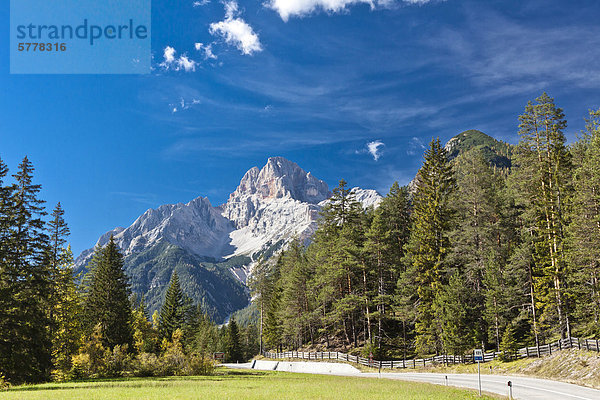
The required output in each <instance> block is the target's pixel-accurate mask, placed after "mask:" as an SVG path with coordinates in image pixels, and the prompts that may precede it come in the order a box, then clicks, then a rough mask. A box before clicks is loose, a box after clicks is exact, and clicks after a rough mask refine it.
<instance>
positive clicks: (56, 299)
mask: <svg viewBox="0 0 600 400" xmlns="http://www.w3.org/2000/svg"><path fill="white" fill-rule="evenodd" d="M63 216H64V210H63V209H62V207H61V205H60V203H58V204H57V205H56V207H55V208H54V211H53V212H52V214H51V217H52V218H51V220H50V221H49V222H48V228H49V233H50V235H49V236H50V246H49V261H50V268H51V273H52V275H53V283H54V284H53V292H52V297H51V303H52V308H51V318H52V322H53V324H52V334H51V336H52V358H53V365H54V370H55V371H54V375H55V377H56V378H57V379H64V378H65V377H66V375H67V373H68V371H69V370H70V369H71V359H72V357H73V356H74V355H76V354H77V351H78V349H79V346H80V341H81V335H82V333H83V332H82V326H81V321H80V315H81V311H82V302H81V297H80V294H79V291H78V288H77V284H76V282H75V274H74V271H73V254H72V252H71V248H70V246H69V247H67V248H65V247H64V245H65V243H66V237H67V236H68V235H69V228H68V226H67V224H66V222H65V220H64V218H63Z"/></svg>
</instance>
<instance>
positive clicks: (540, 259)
mask: <svg viewBox="0 0 600 400" xmlns="http://www.w3.org/2000/svg"><path fill="white" fill-rule="evenodd" d="M519 120H520V125H519V135H520V140H519V146H518V151H517V157H516V161H517V164H518V168H517V169H516V170H515V180H514V181H515V183H516V184H517V185H518V193H519V195H520V201H521V202H522V204H523V205H524V207H525V210H526V213H525V220H526V223H527V225H528V226H527V228H528V229H530V230H531V231H532V232H533V236H532V245H533V249H534V253H533V255H534V268H533V276H534V286H535V296H536V300H537V303H538V305H539V307H540V308H541V311H542V315H541V320H542V321H544V323H545V325H546V326H547V327H550V326H552V325H553V324H554V322H556V326H557V329H556V331H557V332H559V333H560V334H561V336H563V337H565V336H570V334H571V332H570V329H571V324H570V315H569V308H568V301H567V300H568V298H567V292H566V288H567V279H568V275H569V274H568V271H567V269H566V267H567V265H566V262H565V252H564V239H565V233H566V232H565V227H566V220H565V217H566V215H565V211H564V207H565V206H564V204H565V199H566V197H567V195H568V192H569V179H570V173H571V170H570V159H569V155H568V153H567V149H566V147H565V136H564V134H563V131H564V129H565V128H566V126H567V122H566V120H565V119H564V114H563V111H562V109H561V108H559V107H557V106H556V105H555V104H554V99H552V98H551V97H550V96H548V95H547V94H546V93H543V94H542V95H541V96H540V97H538V98H537V99H536V103H535V104H534V103H532V102H529V103H528V104H527V106H526V107H525V112H524V113H523V114H522V115H521V116H520V117H519Z"/></svg>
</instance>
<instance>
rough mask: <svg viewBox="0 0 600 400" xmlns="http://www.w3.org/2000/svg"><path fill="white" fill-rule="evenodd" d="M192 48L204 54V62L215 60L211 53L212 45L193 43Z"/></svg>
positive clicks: (215, 57)
mask: <svg viewBox="0 0 600 400" xmlns="http://www.w3.org/2000/svg"><path fill="white" fill-rule="evenodd" d="M194 47H195V48H196V50H198V51H202V52H204V59H205V60H208V59H213V60H216V59H217V56H216V55H215V54H214V53H213V51H212V44H203V43H194Z"/></svg>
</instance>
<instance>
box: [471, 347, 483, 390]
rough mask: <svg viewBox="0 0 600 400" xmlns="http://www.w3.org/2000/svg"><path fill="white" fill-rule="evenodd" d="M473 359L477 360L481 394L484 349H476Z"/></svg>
mask: <svg viewBox="0 0 600 400" xmlns="http://www.w3.org/2000/svg"><path fill="white" fill-rule="evenodd" d="M473 360H474V361H477V379H478V381H479V395H480V396H481V362H482V361H483V350H481V349H475V351H474V352H473Z"/></svg>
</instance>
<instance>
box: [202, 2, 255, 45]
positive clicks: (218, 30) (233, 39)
mask: <svg viewBox="0 0 600 400" xmlns="http://www.w3.org/2000/svg"><path fill="white" fill-rule="evenodd" d="M224 6H225V19H224V20H223V21H219V22H213V23H212V24H210V28H209V32H210V34H211V35H218V36H221V37H222V38H223V39H224V40H225V43H227V44H229V45H232V46H235V47H237V48H238V50H240V51H241V52H242V54H247V55H251V54H252V53H254V52H259V51H262V45H261V43H260V40H259V38H258V35H257V34H256V33H255V32H254V30H253V29H252V27H251V26H250V25H248V24H247V23H246V21H244V20H243V19H241V18H239V17H238V15H239V11H238V4H237V2H235V1H226V2H225V3H224Z"/></svg>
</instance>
